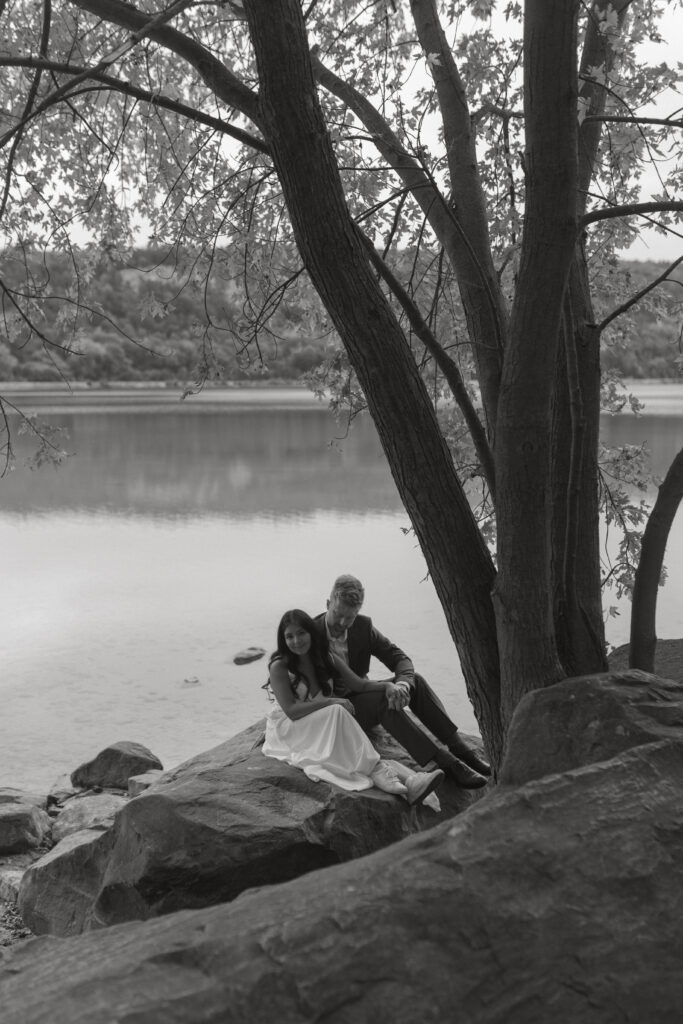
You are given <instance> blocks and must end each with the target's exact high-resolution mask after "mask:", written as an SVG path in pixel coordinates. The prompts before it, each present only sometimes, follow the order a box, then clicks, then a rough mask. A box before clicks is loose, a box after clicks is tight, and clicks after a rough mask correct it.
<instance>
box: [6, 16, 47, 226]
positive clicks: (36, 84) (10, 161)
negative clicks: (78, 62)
mask: <svg viewBox="0 0 683 1024" xmlns="http://www.w3.org/2000/svg"><path fill="white" fill-rule="evenodd" d="M51 23H52V4H51V0H43V28H42V31H41V34H40V45H39V49H38V52H39V53H40V56H41V57H45V55H46V54H47V45H48V42H49V40H50V25H51ZM41 77H42V70H41V69H40V68H38V69H37V70H36V73H35V75H34V76H33V80H32V81H31V85H30V88H29V91H28V96H27V98H26V103H25V104H24V111H23V113H22V115H21V117H20V118H19V125H20V128H19V131H18V132H17V134H16V136H15V139H14V142H13V143H12V147H11V149H10V152H9V156H8V158H7V167H6V169H5V184H4V188H3V191H2V199H1V200H0V220H2V218H3V216H4V214H5V210H6V208H7V199H8V197H9V190H10V185H11V181H12V168H13V167H14V159H15V157H16V154H17V150H18V149H19V146H20V145H21V139H22V136H23V133H24V131H23V126H24V124H25V123H26V121H27V119H28V117H29V115H30V113H31V110H32V109H33V104H34V103H35V101H36V96H37V95H38V89H39V88H40V79H41Z"/></svg>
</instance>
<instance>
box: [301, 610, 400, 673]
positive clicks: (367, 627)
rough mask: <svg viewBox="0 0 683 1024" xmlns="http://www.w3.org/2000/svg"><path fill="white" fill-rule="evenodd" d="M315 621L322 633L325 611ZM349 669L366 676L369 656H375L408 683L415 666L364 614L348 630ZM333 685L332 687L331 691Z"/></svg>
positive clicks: (323, 630) (357, 617)
mask: <svg viewBox="0 0 683 1024" xmlns="http://www.w3.org/2000/svg"><path fill="white" fill-rule="evenodd" d="M315 624H316V626H317V627H318V629H319V630H320V631H321V633H324V632H325V613H324V612H323V614H322V615H318V616H316V619H315ZM348 644H349V668H350V669H351V671H352V672H355V673H356V675H357V676H367V674H368V671H369V669H370V659H371V658H377V660H378V661H381V662H382V664H383V665H386V667H387V668H388V669H389V671H390V672H393V673H394V675H395V677H396V678H397V679H405V681H406V682H407V683H410V684H411V685H412V683H413V680H414V678H415V669H414V668H413V663H412V661H411V660H410V658H409V657H408V655H407V654H406V653H405V652H404V651H402V650H401V648H400V647H397V646H396V644H394V643H392V642H391V640H389V639H388V638H387V637H386V636H383V635H382V633H380V631H379V630H378V629H375V627H374V626H373V624H372V619H371V618H370V617H369V616H368V615H357V616H356V619H355V622H354V623H353V625H352V626H351V628H350V629H349V632H348ZM336 689H337V688H336V687H335V690H336Z"/></svg>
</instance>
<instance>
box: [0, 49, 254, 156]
mask: <svg viewBox="0 0 683 1024" xmlns="http://www.w3.org/2000/svg"><path fill="white" fill-rule="evenodd" d="M0 67H24V68H39V69H41V70H44V71H52V72H53V73H54V74H58V75H74V76H77V77H79V78H81V79H92V80H93V81H96V82H101V83H102V84H103V85H106V86H107V87H108V88H109V89H111V90H113V91H115V92H120V93H123V94H124V95H125V96H132V97H133V98H134V99H137V100H140V101H141V102H143V103H149V104H150V106H153V107H160V108H161V109H163V110H170V111H171V112H172V113H174V114H180V115H181V116H182V117H186V118H188V120H191V121H195V122H196V123H197V124H203V125H206V127H207V128H213V129H214V130H215V131H217V132H221V133H222V134H223V135H229V136H230V137H231V138H233V139H235V140H236V141H237V142H241V143H242V144H243V145H245V146H250V147H251V148H252V149H256V150H258V151H259V153H265V154H267V155H269V153H270V150H269V149H268V146H267V145H266V143H265V142H264V141H263V140H262V139H259V138H258V136H256V135H251V134H250V133H249V132H246V131H243V130H242V129H241V128H236V127H235V126H234V125H232V124H230V122H229V121H223V120H222V119H221V118H219V117H212V116H211V115H210V114H204V113H203V112H202V111H201V110H198V109H197V108H196V107H191V106H188V105H187V104H186V103H181V102H180V100H173V99H171V98H170V96H164V95H163V93H157V92H151V91H150V90H148V89H141V88H140V87H139V86H137V85H132V84H131V83H130V82H127V81H125V80H124V79H121V78H115V77H114V76H113V75H107V74H105V73H104V72H103V71H98V70H97V69H96V68H84V67H76V66H74V65H72V64H61V63H58V62H56V61H48V60H40V59H38V58H36V57H4V58H0ZM72 84H73V83H72ZM70 95H72V94H70ZM62 98H63V97H62V96H59V97H57V98H56V99H55V101H54V102H55V103H57V102H59V101H60V100H61V99H62ZM27 120H30V118H27V119H26V121H27ZM26 121H25V122H24V123H26ZM21 124H22V122H20V123H19V125H15V127H14V129H12V131H17V130H18V129H19V127H20V126H21ZM6 141H7V136H3V139H2V140H0V147H1V146H2V145H3V144H4V143H5V142H6Z"/></svg>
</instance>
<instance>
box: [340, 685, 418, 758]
mask: <svg viewBox="0 0 683 1024" xmlns="http://www.w3.org/2000/svg"><path fill="white" fill-rule="evenodd" d="M349 700H350V701H351V703H352V704H353V706H354V709H355V712H356V721H357V722H358V724H359V725H360V727H361V729H364V730H365V732H369V731H370V730H371V729H374V728H375V726H377V725H381V726H382V727H383V728H384V729H386V730H387V732H388V733H390V734H391V735H392V736H393V737H394V739H395V740H396V741H397V742H398V743H400V744H401V746H402V747H404V748H405V749H406V750H407V751H408V753H409V754H410V756H411V757H412V758H413V760H415V761H417V763H418V764H421V765H425V764H427V762H428V761H433V760H434V757H435V756H436V753H437V749H438V748H437V747H436V744H435V743H434V742H433V741H432V740H431V739H430V738H429V736H428V735H427V734H426V732H425V731H424V730H423V729H421V728H420V726H419V725H418V724H417V722H414V721H413V720H412V719H411V718H410V717H409V716H408V715H406V714H405V713H404V712H403V711H393V710H392V709H391V708H390V707H389V705H388V704H387V699H386V697H385V696H384V693H382V692H381V691H379V690H373V691H371V692H370V693H353V694H350V695H349Z"/></svg>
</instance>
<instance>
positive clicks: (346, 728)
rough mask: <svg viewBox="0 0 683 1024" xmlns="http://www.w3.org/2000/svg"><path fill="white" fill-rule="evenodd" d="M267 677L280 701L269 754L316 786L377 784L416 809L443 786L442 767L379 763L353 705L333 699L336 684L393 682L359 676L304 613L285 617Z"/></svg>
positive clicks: (372, 686)
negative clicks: (420, 768)
mask: <svg viewBox="0 0 683 1024" xmlns="http://www.w3.org/2000/svg"><path fill="white" fill-rule="evenodd" d="M268 672H269V683H268V686H269V689H270V690H271V691H272V693H273V696H274V697H275V702H276V703H275V705H274V707H273V709H272V710H271V712H270V714H269V715H268V717H267V719H266V739H265V743H264V745H263V753H264V754H265V755H266V756H267V757H275V758H277V759H278V760H280V761H286V762H287V763H288V764H291V765H294V766H295V767H297V768H301V769H302V770H303V771H304V772H305V773H306V775H307V776H308V777H309V778H310V779H313V780H315V781H324V782H331V783H333V784H334V785H335V786H340V787H341V788H342V789H347V790H363V789H370V788H371V787H372V786H377V788H378V789H382V790H384V791H385V792H387V793H395V794H396V795H398V796H403V797H404V798H405V799H406V800H407V801H408V803H410V804H418V803H421V802H422V801H423V800H424V799H425V797H426V796H428V794H429V793H432V792H433V790H434V789H435V788H436V787H437V786H438V785H439V784H440V782H441V781H442V779H443V777H444V773H443V772H442V771H440V770H438V771H434V772H414V771H412V770H411V769H410V768H408V767H406V766H405V765H402V764H400V763H399V762H397V761H392V762H391V763H389V762H387V761H382V760H381V759H380V756H379V754H378V753H377V751H376V750H375V748H374V747H373V745H372V743H371V742H370V740H369V739H368V737H367V735H366V734H365V733H364V732H363V730H362V729H361V727H360V726H359V725H358V723H357V722H356V719H355V718H354V712H353V704H352V703H351V701H349V700H346V699H345V698H343V697H335V696H334V693H333V679H335V678H338V679H341V680H342V682H343V683H344V684H345V685H346V686H347V687H348V688H349V689H350V690H353V691H360V690H384V689H385V688H386V685H387V684H386V683H385V682H373V681H371V680H368V679H361V678H360V677H359V676H357V675H355V674H354V673H353V672H352V671H351V670H350V668H349V667H348V665H345V664H344V662H343V661H341V660H340V659H339V658H337V657H335V655H333V654H332V653H331V652H330V650H329V647H328V643H327V637H326V636H324V635H323V634H321V633H320V632H319V631H318V630H317V629H316V627H315V623H314V622H313V620H312V619H311V618H310V616H308V615H307V614H306V613H305V612H302V611H300V610H299V609H298V608H295V609H293V610H292V611H289V612H286V613H285V614H284V615H283V617H282V619H281V620H280V625H279V626H278V631H277V650H276V651H275V653H274V654H273V656H272V657H271V659H270V663H269V666H268Z"/></svg>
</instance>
